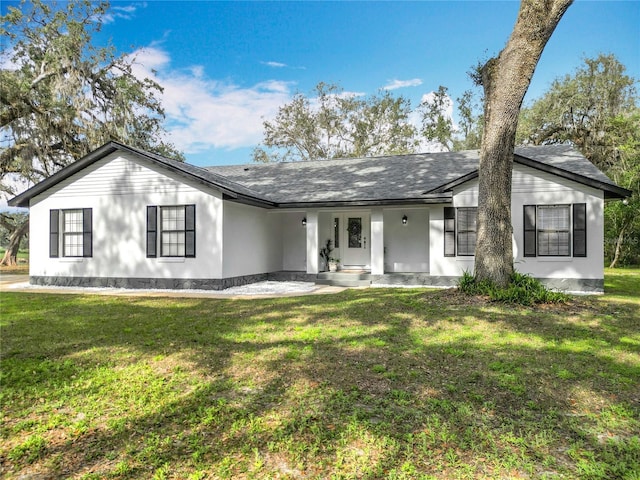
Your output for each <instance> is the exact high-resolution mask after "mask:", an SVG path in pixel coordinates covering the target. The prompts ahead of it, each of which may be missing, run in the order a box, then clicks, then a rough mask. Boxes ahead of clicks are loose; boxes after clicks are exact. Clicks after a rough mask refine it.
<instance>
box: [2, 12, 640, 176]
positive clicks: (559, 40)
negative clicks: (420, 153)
mask: <svg viewBox="0 0 640 480" xmlns="http://www.w3.org/2000/svg"><path fill="white" fill-rule="evenodd" d="M2 3H3V4H4V5H3V7H2V10H3V11H4V10H5V8H6V5H7V4H8V2H5V1H3V2H2ZM11 3H13V2H11ZM11 3H9V4H11ZM518 6H519V4H518V2H516V1H508V2H496V1H491V2H488V1H473V2H472V1H440V2H436V1H429V2H428V1H420V2H418V1H416V2H275V1H273V2H258V1H256V2H217V1H158V0H147V1H145V2H130V1H114V2H113V3H112V9H111V12H110V16H109V17H108V18H107V19H106V20H107V21H106V22H105V24H104V26H103V29H102V32H101V34H100V35H98V36H96V37H95V39H94V42H95V43H96V44H100V45H104V44H106V43H107V42H109V41H111V42H112V43H113V44H114V45H115V46H116V47H117V49H118V50H119V51H121V52H136V58H137V62H138V66H137V72H138V74H140V75H145V74H148V75H155V78H156V80H157V81H158V82H159V83H160V84H162V85H163V86H164V87H165V94H164V98H163V100H164V104H165V108H166V111H167V128H168V130H169V131H170V135H171V137H170V139H171V141H173V143H174V144H176V145H177V146H178V147H179V148H180V149H182V150H183V151H184V152H185V154H186V157H187V161H189V162H190V163H194V164H197V165H216V164H229V163H245V162H249V161H250V160H251V157H250V155H251V150H252V148H253V147H254V146H255V145H256V144H257V143H258V142H259V141H260V140H261V138H262V135H261V131H262V121H263V119H268V118H272V117H273V116H274V115H275V113H276V111H277V108H278V106H280V105H282V104H283V103H284V102H286V101H288V100H289V99H290V98H291V96H292V95H293V94H295V93H296V92H298V91H300V92H304V93H308V92H309V91H310V90H311V89H312V88H313V87H314V85H316V84H317V83H318V82H320V81H324V82H337V83H340V85H341V86H342V87H343V88H344V89H345V90H346V91H348V92H354V93H360V94H371V93H375V92H377V91H378V90H379V89H381V88H385V87H386V88H392V89H393V92H394V93H395V94H401V95H403V96H405V97H407V98H409V99H410V100H411V101H412V104H413V105H414V106H416V105H417V104H418V103H419V102H420V99H421V98H422V96H423V95H425V94H427V93H429V92H431V91H433V90H436V89H437V88H438V86H439V85H444V86H446V87H448V88H449V92H450V95H451V97H452V98H456V97H458V96H460V95H461V94H462V92H463V91H464V90H466V89H469V88H472V82H471V81H470V79H469V78H468V76H467V72H468V71H469V70H470V68H471V66H472V65H475V64H477V63H478V61H479V60H481V59H486V58H488V57H490V56H493V55H496V54H497V53H498V52H499V51H500V49H501V48H502V47H503V46H504V44H505V43H506V41H507V38H508V36H509V34H510V32H511V30H512V28H513V24H514V22H515V19H516V15H517V11H518ZM601 52H602V53H613V54H615V55H616V56H617V57H618V58H619V59H620V60H621V61H622V63H624V64H625V65H626V66H627V69H628V70H627V71H628V73H629V74H630V75H632V76H634V77H635V78H640V2H638V1H626V2H615V1H586V0H576V1H575V3H574V4H573V5H572V6H571V7H570V8H569V10H568V11H567V13H566V14H565V16H564V18H563V19H562V21H561V22H560V25H559V26H558V28H557V30H556V32H555V33H554V35H553V37H552V38H551V40H550V42H549V44H548V45H547V48H546V50H545V52H544V53H543V55H542V58H541V60H540V63H539V65H538V69H537V70H536V73H535V75H534V78H533V80H532V84H531V87H530V90H529V94H528V95H527V98H526V99H525V102H527V101H530V100H532V99H533V98H535V97H537V96H539V95H540V94H542V93H543V92H544V91H545V89H546V88H547V87H548V86H549V85H550V83H551V81H552V80H553V79H554V78H556V77H558V76H561V75H564V74H566V73H571V72H572V71H574V70H575V69H576V68H577V67H578V66H580V65H581V63H582V59H583V58H584V57H594V56H596V55H598V54H599V53H601ZM152 70H154V71H155V73H152ZM394 87H397V88H394ZM478 93H479V92H478Z"/></svg>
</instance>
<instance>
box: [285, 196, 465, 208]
mask: <svg viewBox="0 0 640 480" xmlns="http://www.w3.org/2000/svg"><path fill="white" fill-rule="evenodd" d="M452 201H453V195H452V194H451V193H450V192H447V193H444V194H440V195H430V196H428V197H417V198H389V199H375V200H335V201H322V200H320V201H313V202H281V203H278V204H277V208H283V209H289V208H327V207H330V208H337V207H385V206H395V205H428V204H441V203H451V202H452Z"/></svg>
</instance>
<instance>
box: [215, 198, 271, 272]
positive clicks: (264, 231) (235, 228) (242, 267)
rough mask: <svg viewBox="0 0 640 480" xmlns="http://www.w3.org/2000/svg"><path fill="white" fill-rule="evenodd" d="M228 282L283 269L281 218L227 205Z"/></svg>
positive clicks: (224, 233)
mask: <svg viewBox="0 0 640 480" xmlns="http://www.w3.org/2000/svg"><path fill="white" fill-rule="evenodd" d="M223 238H224V241H223V246H224V247H223V248H224V263H223V275H224V278H230V277H237V276H241V275H253V274H257V273H268V272H276V271H279V270H281V269H282V247H281V246H282V228H281V217H280V215H278V214H277V213H276V212H270V211H269V210H265V209H263V208H258V207H252V206H248V205H242V204H239V203H233V202H229V201H225V202H224V231H223Z"/></svg>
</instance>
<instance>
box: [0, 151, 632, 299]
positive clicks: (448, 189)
mask: <svg viewBox="0 0 640 480" xmlns="http://www.w3.org/2000/svg"><path fill="white" fill-rule="evenodd" d="M477 169H478V153H477V152H476V151H467V152H451V153H431V154H415V155H397V156H385V157H375V158H358V159H341V160H323V161H314V162H297V163H276V164H250V165H243V166H222V167H210V168H199V167H195V166H192V165H189V164H186V163H180V162H176V161H173V160H169V159H166V158H164V157H161V156H159V155H155V154H151V153H148V152H144V151H140V150H137V149H134V148H130V147H127V146H125V145H122V144H119V143H116V142H110V143H108V144H106V145H104V146H102V147H100V148H98V149H97V150H95V151H94V152H92V153H90V154H89V155H87V156H86V157H84V158H82V159H80V160H78V161H77V162H75V163H73V164H71V165H69V166H68V167H66V168H64V169H63V170H61V171H59V172H58V173H56V174H55V175H53V176H51V177H50V178H48V179H46V180H44V181H43V182H41V183H39V184H37V185H35V186H33V187H32V188H30V189H29V190H27V191H25V192H23V193H22V194H20V195H18V196H16V197H15V198H13V199H11V200H10V202H9V204H10V205H13V206H20V207H29V208H30V218H31V220H30V236H29V238H30V242H29V248H30V272H29V274H30V281H31V283H34V284H44V285H74V286H122V287H132V288H205V289H222V288H226V287H229V286H232V285H239V284H245V283H250V282H255V281H259V280H265V279H298V280H301V279H302V280H310V281H319V282H322V281H324V282H340V281H352V280H353V279H354V278H356V279H357V280H358V281H359V282H360V283H366V284H371V283H373V284H388V283H407V284H420V285H452V284H454V283H455V281H456V279H457V278H458V277H459V276H460V275H461V274H462V273H463V272H464V271H472V270H473V262H474V256H473V255H474V248H475V240H476V232H475V230H476V207H477V204H478V181H477V173H478V172H477ZM628 195H630V192H629V191H628V190H625V189H623V188H621V187H619V186H617V185H615V184H614V183H613V182H612V181H611V180H609V179H608V178H607V177H606V176H605V175H604V174H603V173H602V172H600V171H599V170H598V169H597V168H596V167H594V166H593V165H592V164H591V163H590V162H589V161H588V160H586V159H585V158H584V157H583V156H582V155H580V154H579V153H577V152H576V151H575V150H573V149H572V148H571V147H568V146H543V147H527V148H520V149H517V150H516V155H515V157H514V168H513V190H512V205H511V207H512V213H513V219H512V220H513V246H514V257H515V258H514V261H515V265H516V269H517V270H518V271H520V272H523V273H529V274H531V275H532V276H534V277H537V278H540V279H542V280H543V281H544V282H546V283H547V284H550V285H551V286H553V287H558V288H562V289H565V290H582V291H602V290H603V261H604V260H603V237H604V235H603V229H604V227H603V207H604V202H605V200H606V199H620V198H624V197H625V196H628ZM327 240H331V241H332V244H333V246H335V250H334V251H333V252H332V256H333V257H338V258H340V263H341V265H342V273H338V274H326V273H322V272H321V271H322V270H323V269H324V265H323V262H322V261H321V258H320V255H319V254H320V250H321V248H322V246H323V245H325V244H326V241H327ZM344 272H352V273H344ZM353 272H355V273H353Z"/></svg>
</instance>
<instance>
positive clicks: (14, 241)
mask: <svg viewBox="0 0 640 480" xmlns="http://www.w3.org/2000/svg"><path fill="white" fill-rule="evenodd" d="M28 231H29V219H27V220H26V221H25V222H24V223H23V224H21V225H18V226H17V228H16V229H15V230H14V231H13V232H11V236H10V237H9V246H8V247H7V250H6V251H5V252H4V257H2V260H0V265H16V264H17V263H18V250H19V249H20V242H21V241H22V238H23V237H24V236H25V235H26V234H27V232H28Z"/></svg>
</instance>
